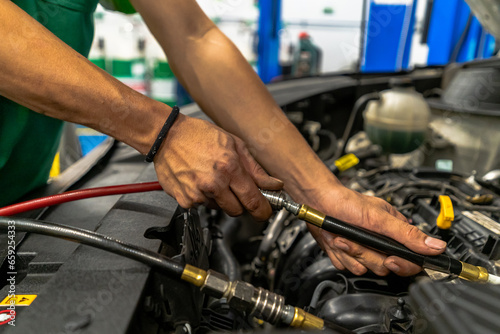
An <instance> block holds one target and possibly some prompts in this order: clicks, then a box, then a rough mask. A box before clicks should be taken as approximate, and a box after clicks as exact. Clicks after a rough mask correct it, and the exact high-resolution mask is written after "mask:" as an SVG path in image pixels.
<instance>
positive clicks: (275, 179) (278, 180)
mask: <svg viewBox="0 0 500 334" xmlns="http://www.w3.org/2000/svg"><path fill="white" fill-rule="evenodd" d="M271 179H273V180H274V181H276V182H279V183H283V181H281V180H280V179H277V178H275V177H272V176H271Z"/></svg>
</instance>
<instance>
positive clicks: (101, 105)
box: [0, 0, 281, 219]
mask: <svg viewBox="0 0 500 334" xmlns="http://www.w3.org/2000/svg"><path fill="white" fill-rule="evenodd" d="M0 22H2V24H1V25H0V36H1V37H2V45H3V47H1V48H0V67H1V68H2V70H1V71H0V94H1V95H3V96H5V97H7V98H9V99H11V100H13V101H15V102H17V103H19V104H21V105H24V106H26V107H29V108H30V109H32V110H34V111H36V112H38V113H41V114H45V115H47V116H50V117H55V118H59V119H62V120H67V121H71V122H75V123H80V124H84V125H87V126H89V127H92V128H94V129H96V130H99V131H101V132H103V133H106V134H109V135H111V136H113V137H115V138H117V139H119V140H121V141H123V142H125V143H127V144H129V145H131V146H132V147H134V148H135V149H137V150H138V151H139V152H141V153H142V154H145V153H147V152H148V150H149V148H150V147H151V145H152V144H153V142H154V140H155V138H156V136H157V134H158V132H159V130H160V128H161V126H162V125H163V123H164V122H165V119H166V118H167V116H168V114H169V112H170V107H168V106H166V105H164V104H162V103H159V102H157V101H154V100H152V99H149V98H147V97H146V96H144V95H142V94H139V93H137V92H135V91H133V90H132V89H130V88H129V87H127V86H125V85H124V84H122V83H121V82H120V81H118V80H116V79H115V78H113V77H112V76H110V75H109V74H107V73H106V72H104V71H102V70H101V69H99V68H97V67H96V66H94V65H93V64H92V63H91V62H89V61H88V60H87V59H85V58H84V57H83V56H81V55H80V54H78V53H77V52H75V51H74V50H73V49H71V48H70V47H69V46H67V45H66V44H64V43H63V42H62V41H61V40H59V39H58V38H57V37H56V36H54V35H53V34H52V33H51V32H49V31H48V30H47V29H45V28H44V27H43V26H42V25H41V24H40V23H38V22H37V21H35V20H34V19H33V18H31V17H30V16H29V15H27V14H26V13H25V12H24V11H22V10H21V9H20V8H19V7H17V6H16V5H15V4H13V3H12V2H11V1H7V0H0ZM2 112H7V111H3V110H2ZM155 166H156V169H157V170H158V171H159V172H158V178H159V180H160V182H161V183H162V186H163V188H164V189H165V191H166V192H167V193H169V194H170V195H172V196H174V197H175V198H176V200H177V201H178V202H179V203H180V204H181V205H182V206H184V207H191V206H193V205H194V204H196V203H208V202H210V201H211V200H214V201H215V202H217V204H219V205H220V206H221V207H222V208H223V209H225V210H226V212H228V213H229V214H233V215H236V214H239V213H241V211H242V210H243V207H245V208H247V209H248V210H249V211H250V212H251V213H252V214H253V215H254V216H255V217H256V218H257V219H265V218H267V216H269V215H270V214H271V209H270V206H269V205H267V206H266V205H262V204H261V205H258V206H257V207H256V206H255V203H252V202H251V201H250V202H249V200H248V198H252V194H253V196H255V194H258V188H257V186H260V187H274V188H279V187H280V185H281V183H280V182H279V181H276V180H274V179H272V178H270V177H269V176H267V174H265V172H264V171H263V170H262V169H261V168H259V166H258V165H257V164H256V163H255V161H254V160H253V158H252V157H251V156H250V154H248V153H247V151H246V148H245V146H244V145H243V144H242V142H241V141H240V140H239V139H238V138H236V137H235V136H233V135H230V134H229V133H227V132H225V131H223V130H220V129H218V128H217V127H216V126H214V125H212V124H210V123H208V122H205V121H201V120H197V119H193V118H190V117H186V116H183V115H179V117H178V119H177V120H176V122H175V123H174V126H173V127H172V129H171V131H170V132H169V134H168V136H167V138H166V140H165V142H164V144H163V145H162V147H161V149H160V151H159V152H158V154H157V157H156V158H155ZM235 202H236V203H235ZM264 204H265V203H264Z"/></svg>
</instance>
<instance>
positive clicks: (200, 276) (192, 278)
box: [181, 264, 207, 287]
mask: <svg viewBox="0 0 500 334" xmlns="http://www.w3.org/2000/svg"><path fill="white" fill-rule="evenodd" d="M206 278H207V272H206V271H205V270H203V269H200V268H197V267H194V266H192V265H189V264H186V266H185V267H184V271H183V272H182V276H181V279H182V280H183V281H186V282H189V283H191V284H193V285H195V286H198V287H201V286H202V285H203V284H204V283H205V279H206Z"/></svg>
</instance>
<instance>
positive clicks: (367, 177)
mask: <svg viewBox="0 0 500 334" xmlns="http://www.w3.org/2000/svg"><path fill="white" fill-rule="evenodd" d="M444 72H445V71H444V69H442V68H438V69H421V70H415V71H413V72H412V73H407V74H401V76H404V77H409V78H411V80H412V82H413V84H414V86H415V88H416V90H417V91H419V92H420V93H422V94H423V95H424V96H425V97H429V98H432V97H436V94H438V93H436V92H439V90H440V89H442V85H441V83H442V80H443V76H445V75H448V74H446V73H444ZM390 79H391V77H390V76H384V75H339V76H332V77H327V76H325V77H311V78H304V79H300V80H290V81H284V82H278V83H276V84H274V85H270V87H269V89H270V91H271V93H272V94H273V96H274V97H275V99H276V101H277V102H278V104H280V106H281V107H282V109H283V111H284V112H285V113H286V114H287V116H288V118H289V119H290V120H291V121H292V123H293V124H295V125H296V126H297V128H298V129H299V130H300V131H301V133H302V134H303V136H304V138H305V139H306V140H307V141H308V143H309V144H310V145H311V147H312V148H313V149H314V150H315V151H316V153H317V154H318V156H319V157H320V158H321V159H322V160H323V161H324V162H325V164H326V165H327V166H330V167H334V166H335V161H337V160H338V158H339V155H340V153H339V152H341V153H353V154H355V155H356V156H357V158H358V160H359V162H358V163H357V164H356V165H355V166H352V167H351V168H349V169H347V170H342V171H337V172H338V177H339V179H340V180H341V182H342V183H343V184H344V185H345V186H347V187H348V188H350V189H353V190H356V191H358V192H361V193H363V194H366V195H370V196H376V197H379V198H382V199H384V200H386V201H387V202H389V203H390V204H391V205H393V206H394V207H395V208H396V209H398V210H399V211H400V212H401V213H402V214H403V215H404V216H405V217H406V218H407V219H408V221H409V223H410V224H414V225H415V226H417V227H418V228H419V229H421V230H422V231H424V232H425V233H427V234H429V235H433V236H436V237H439V238H441V239H443V240H445V241H447V242H448V248H447V250H446V254H447V255H449V256H450V257H452V258H454V259H457V260H460V261H465V262H468V263H470V264H473V265H477V266H482V267H484V268H486V269H487V270H488V272H490V273H492V274H495V275H496V274H499V273H500V186H499V183H498V182H499V178H498V177H496V178H495V177H491V175H492V174H491V173H488V172H490V171H491V170H494V169H495V168H499V166H500V161H499V160H498V159H496V158H497V156H498V143H496V146H493V147H483V146H481V150H483V151H485V152H486V153H487V151H489V154H486V153H484V154H482V155H481V156H478V157H476V158H474V159H472V158H471V161H463V159H464V152H468V151H470V150H471V148H470V147H464V146H460V145H459V143H460V141H454V138H450V137H449V136H447V134H446V133H440V130H439V129H441V128H440V127H434V128H433V124H434V125H435V124H438V123H439V122H445V123H446V119H447V118H448V119H451V120H456V114H455V113H458V111H457V110H450V108H448V110H446V111H443V110H444V109H439V110H438V109H437V108H433V120H432V121H431V124H430V128H431V129H434V131H432V133H429V134H428V137H427V140H426V141H425V143H423V145H422V146H420V148H419V149H417V150H416V151H412V152H410V153H408V154H398V155H394V154H387V153H386V152H383V151H382V150H381V149H380V147H377V145H373V144H372V143H370V141H369V140H368V139H367V136H366V133H365V131H363V117H362V114H361V113H357V112H354V110H353V106H355V105H356V101H357V100H358V99H359V98H360V97H361V96H363V95H365V94H368V93H373V92H381V91H383V90H385V89H388V87H389V81H390ZM438 95H439V94H438ZM431 105H432V104H431ZM184 112H187V113H191V115H199V116H200V117H203V116H202V115H201V114H200V111H199V108H198V107H197V106H194V105H193V106H190V107H188V108H186V109H185V111H184ZM463 117H465V116H463ZM487 117H490V118H491V121H490V122H487V123H491V124H498V123H495V122H498V121H499V116H498V115H496V116H492V115H475V114H470V115H467V116H466V118H463V119H464V120H465V121H463V122H464V123H467V124H473V123H474V122H475V121H474V120H475V119H476V118H480V119H481V121H484V118H487ZM447 124H450V123H449V122H448V123H447ZM461 124H462V123H455V125H456V127H457V128H460V127H461V128H460V129H461V130H460V131H462V132H464V131H465V130H464V127H465V126H466V125H467V124H466V125H464V126H462V125H461ZM452 125H453V124H452ZM450 126H451V125H450ZM346 129H347V130H346ZM492 129H493V130H492V131H493V132H495V131H496V130H495V128H494V126H493V125H492ZM482 130H483V131H484V132H485V133H486V134H485V136H486V137H489V136H490V135H489V134H487V131H488V128H487V127H485V128H483V129H482ZM460 131H458V130H457V136H460ZM493 132H492V133H493ZM106 145H107V147H106V148H105V149H102V150H101V152H95V153H93V155H89V156H88V157H86V158H84V160H85V161H83V162H80V163H79V165H78V166H75V167H74V168H72V169H71V170H69V172H66V173H65V175H63V176H62V178H60V179H59V180H55V181H54V182H53V183H52V184H50V185H49V186H48V187H47V189H43V190H40V191H39V192H38V193H36V194H32V195H31V196H32V197H39V196H42V195H46V194H50V193H54V192H61V191H63V190H66V189H82V188H90V187H97V186H103V185H110V184H123V183H127V182H128V183H130V182H145V181H153V180H155V178H156V176H155V173H154V169H153V168H152V166H145V165H144V164H143V163H142V157H141V156H139V155H138V154H137V153H136V152H134V151H133V150H132V149H131V148H129V147H127V146H125V145H123V144H121V143H115V144H110V143H106ZM443 157H444V158H443ZM450 161H451V162H452V163H453V164H455V167H456V168H451V169H450V168H449V163H450ZM443 164H444V165H445V167H446V168H443ZM332 169H333V168H332ZM488 175H490V176H489V177H488ZM440 196H447V197H448V198H449V200H450V201H451V203H452V205H453V214H454V217H453V221H452V223H451V227H450V228H447V229H442V228H439V227H438V224H437V221H438V220H439V219H438V217H439V216H440V214H442V210H441V202H440ZM22 216H23V217H27V218H36V219H40V220H46V221H51V222H56V223H61V224H65V225H71V226H75V227H79V228H82V229H86V230H90V231H97V232H99V233H101V234H104V235H108V236H111V237H113V238H115V239H118V240H122V241H124V242H128V243H131V244H134V245H137V246H141V247H144V248H146V249H149V250H151V251H154V252H158V253H160V254H163V255H165V256H168V257H171V258H173V259H174V260H177V261H179V262H182V263H187V264H190V265H193V266H196V267H199V268H202V269H204V270H207V269H209V268H210V269H213V270H216V271H218V272H220V273H223V274H225V275H227V276H228V277H229V279H230V280H240V281H244V282H248V283H251V284H253V285H254V286H256V287H262V288H265V289H268V290H270V291H272V292H274V293H277V294H280V295H282V296H283V297H284V298H285V300H286V303H288V304H291V305H294V306H297V307H299V308H302V309H304V310H306V311H307V312H310V313H311V314H313V315H316V316H318V317H320V318H322V319H324V320H325V321H326V327H327V328H326V330H327V331H330V332H332V333H479V332H481V333H495V332H498V328H500V323H499V321H500V320H499V318H498V316H497V314H498V310H499V308H500V288H499V287H498V286H493V285H488V284H478V283H471V282H467V281H464V280H461V279H459V278H457V277H456V276H453V275H446V274H442V273H438V272H436V271H432V270H427V269H426V270H424V271H423V272H421V273H420V274H418V275H416V276H411V277H399V276H396V275H394V274H389V275H387V276H384V277H380V276H376V275H375V274H373V273H370V272H368V273H367V274H364V275H361V276H356V275H354V274H352V273H350V272H348V271H345V270H338V269H337V268H335V267H334V266H333V265H332V263H331V261H330V260H329V258H328V257H327V256H326V255H325V254H324V252H323V251H322V250H321V249H320V248H319V246H318V245H317V244H316V242H315V240H314V239H313V237H312V236H311V234H310V233H309V232H308V229H307V226H306V223H305V222H304V221H302V220H300V219H298V218H296V217H295V216H293V215H291V214H289V213H287V212H286V211H285V210H281V211H278V212H275V214H273V216H272V217H271V218H270V219H269V220H268V221H267V222H256V221H254V220H253V219H252V218H251V217H250V216H249V215H243V216H241V217H237V218H232V217H229V216H227V215H226V214H224V213H223V212H222V211H219V210H212V209H208V208H205V207H199V208H197V209H190V210H184V209H182V208H180V207H179V206H178V205H177V203H176V202H175V201H174V200H173V199H172V198H170V197H168V196H167V195H166V194H165V193H163V192H158V191H156V192H148V193H143V194H128V195H123V196H121V197H119V198H117V197H109V198H108V197H105V198H99V199H87V200H84V201H77V202H71V203H66V204H62V205H59V206H57V207H52V208H48V209H44V210H37V211H36V212H30V213H26V214H23V215H22ZM2 237H4V236H3V235H2ZM16 238H17V240H16V244H17V248H18V251H17V253H16V264H17V278H16V288H17V291H16V294H18V295H36V298H35V299H34V301H33V302H32V303H31V304H30V305H29V306H26V307H19V308H18V309H17V310H16V312H18V313H17V318H18V320H17V323H16V327H15V328H14V327H12V328H11V327H10V326H0V332H2V333H15V332H19V333H172V332H175V333H176V334H190V333H208V332H232V331H272V332H274V331H282V330H286V328H284V327H280V326H271V325H269V324H266V323H264V322H262V321H261V320H260V319H257V318H256V317H255V316H254V315H253V314H248V313H245V312H240V311H238V310H235V309H233V308H231V307H230V306H229V304H228V303H227V301H226V300H225V299H224V298H222V299H216V298H213V297H209V296H207V295H205V294H203V293H201V292H200V291H199V289H197V288H196V287H194V286H190V285H189V284H187V283H185V282H182V281H179V280H176V279H174V278H171V277H168V276H166V275H163V274H161V273H159V272H157V271H155V270H154V269H152V268H150V267H148V266H147V265H145V264H143V263H139V262H137V261H133V260H130V259H128V258H124V257H120V256H118V255H116V254H111V253H107V252H104V251H102V250H99V249H94V248H92V247H88V246H84V245H78V244H76V243H72V242H70V241H67V240H62V239H55V238H51V237H48V236H42V235H36V234H24V233H23V234H21V233H19V234H18V235H17V236H16ZM5 240H6V239H5ZM0 241H2V242H3V240H1V239H0ZM2 248H3V247H2ZM0 255H2V257H1V259H2V260H4V255H5V254H0ZM8 272H9V270H8V267H7V262H6V261H4V262H3V264H2V267H1V268H0V276H1V277H2V279H1V282H2V283H1V284H0V298H1V299H2V300H3V299H4V297H5V296H7V295H8V291H9V285H8V284H6V283H5V282H6V281H7V279H8ZM0 315H1V313H0ZM0 322H1V319H0Z"/></svg>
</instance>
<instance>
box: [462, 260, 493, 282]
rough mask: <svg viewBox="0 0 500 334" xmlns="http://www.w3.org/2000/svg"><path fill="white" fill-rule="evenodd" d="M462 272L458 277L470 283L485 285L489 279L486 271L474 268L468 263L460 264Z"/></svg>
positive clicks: (477, 267) (481, 268)
mask: <svg viewBox="0 0 500 334" xmlns="http://www.w3.org/2000/svg"><path fill="white" fill-rule="evenodd" d="M460 262H461V263H462V272H461V273H460V275H458V277H460V278H463V279H466V280H468V281H472V282H481V283H486V282H488V279H489V274H488V270H486V268H483V267H479V266H474V265H472V264H469V263H465V262H462V261H460Z"/></svg>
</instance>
